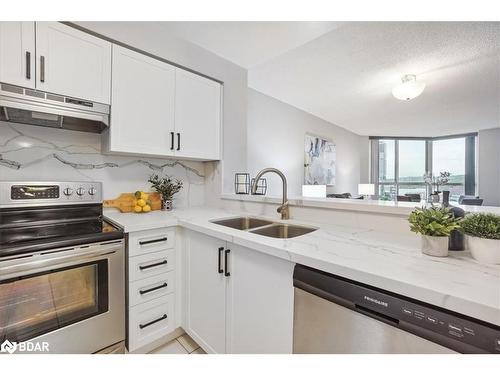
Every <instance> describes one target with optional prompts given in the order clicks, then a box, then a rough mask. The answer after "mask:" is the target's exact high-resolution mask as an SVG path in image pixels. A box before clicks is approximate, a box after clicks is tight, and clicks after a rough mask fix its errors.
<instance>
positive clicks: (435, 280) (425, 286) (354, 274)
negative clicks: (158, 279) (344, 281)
mask: <svg viewBox="0 0 500 375" xmlns="http://www.w3.org/2000/svg"><path fill="white" fill-rule="evenodd" d="M104 214H105V216H106V217H107V218H108V219H109V220H111V221H113V222H115V223H116V224H118V225H120V226H122V227H123V228H124V230H125V231H126V232H132V231H138V230H146V229H153V228H160V227H166V226H173V225H180V226H181V227H183V228H187V229H191V230H195V231H198V232H202V233H205V234H207V235H210V236H214V237H218V238H220V239H222V240H226V241H229V242H233V243H235V244H238V245H241V246H245V247H249V248H252V249H255V250H256V251H260V252H263V253H266V254H270V255H273V256H276V257H279V258H282V259H286V260H289V261H292V262H295V263H300V264H304V265H306V266H310V267H313V268H316V269H319V270H322V271H325V272H329V273H332V274H336V275H339V276H342V277H346V278H349V279H353V280H356V281H359V282H362V283H365V284H369V285H372V286H375V287H378V288H381V289H385V290H389V291H391V292H394V293H398V294H401V295H405V296H408V297H411V298H414V299H417V300H420V301H424V302H427V303H430V304H433V305H436V306H440V307H442V308H445V309H449V310H452V311H456V312H459V313H462V314H464V315H468V316H472V317H475V318H477V319H480V320H483V321H487V322H490V323H492V324H495V325H498V326H500V266H499V265H484V264H480V263H478V262H476V261H475V260H474V259H472V258H471V256H470V254H469V253H468V252H467V251H458V252H450V256H449V257H446V258H436V257H430V256H427V255H424V254H422V253H421V251H420V249H419V239H418V237H417V236H415V235H407V234H404V235H388V234H386V233H381V232H376V231H373V230H368V229H357V228H352V227H344V226H338V225H330V224H323V223H313V222H303V221H297V220H287V223H294V224H299V225H309V226H314V227H316V228H318V230H316V231H315V232H312V233H309V234H306V235H303V236H300V237H296V238H292V239H275V238H269V237H265V236H260V235H257V234H254V233H249V232H245V231H240V230H237V229H232V228H227V227H224V226H221V225H217V224H214V223H211V221H212V220H215V219H221V218H228V217H234V216H239V215H245V213H243V212H235V211H227V210H221V209H215V208H206V207H200V208H190V209H177V210H174V211H172V212H161V211H156V212H151V213H148V214H132V213H130V214H122V213H120V212H118V211H116V210H111V209H106V210H105V212H104ZM250 216H254V215H250ZM269 219H271V220H273V221H279V220H278V219H277V218H276V217H272V218H269Z"/></svg>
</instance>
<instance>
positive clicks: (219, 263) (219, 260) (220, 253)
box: [217, 247, 224, 273]
mask: <svg viewBox="0 0 500 375" xmlns="http://www.w3.org/2000/svg"><path fill="white" fill-rule="evenodd" d="M223 251H224V248H223V247H219V256H218V259H217V267H218V271H219V273H224V270H223V269H222V259H221V258H222V252H223Z"/></svg>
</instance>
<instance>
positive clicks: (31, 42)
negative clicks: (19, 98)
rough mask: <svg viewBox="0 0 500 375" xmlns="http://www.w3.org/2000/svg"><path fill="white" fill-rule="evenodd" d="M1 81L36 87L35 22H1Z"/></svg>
mask: <svg viewBox="0 0 500 375" xmlns="http://www.w3.org/2000/svg"><path fill="white" fill-rule="evenodd" d="M0 82H5V83H10V84H12V85H17V86H23V87H29V88H32V89H34V88H35V23H34V22H0Z"/></svg>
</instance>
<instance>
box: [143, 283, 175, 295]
mask: <svg viewBox="0 0 500 375" xmlns="http://www.w3.org/2000/svg"><path fill="white" fill-rule="evenodd" d="M167 286H168V284H167V283H163V284H161V285H158V286H155V287H153V288H149V289H144V290H139V293H140V294H141V295H142V294H146V293H151V292H154V291H155V290H158V289H162V288H166V287H167Z"/></svg>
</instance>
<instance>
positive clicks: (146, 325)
mask: <svg viewBox="0 0 500 375" xmlns="http://www.w3.org/2000/svg"><path fill="white" fill-rule="evenodd" d="M165 319H167V314H163V316H161V317H159V318H158V319H155V320H152V321H150V322H148V323H145V324H139V328H140V329H143V328H146V327H149V326H150V325H151V324H155V323H158V322H161V321H162V320H165Z"/></svg>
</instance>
